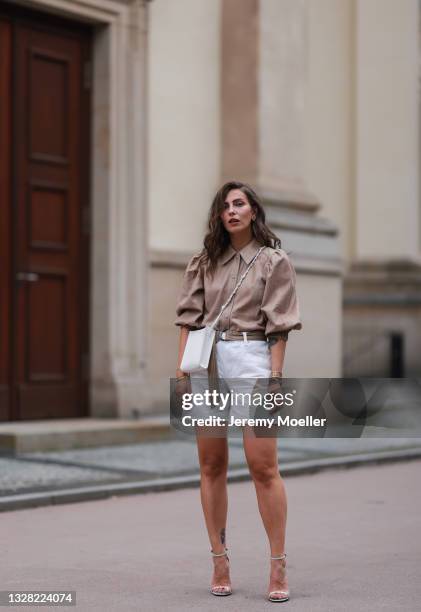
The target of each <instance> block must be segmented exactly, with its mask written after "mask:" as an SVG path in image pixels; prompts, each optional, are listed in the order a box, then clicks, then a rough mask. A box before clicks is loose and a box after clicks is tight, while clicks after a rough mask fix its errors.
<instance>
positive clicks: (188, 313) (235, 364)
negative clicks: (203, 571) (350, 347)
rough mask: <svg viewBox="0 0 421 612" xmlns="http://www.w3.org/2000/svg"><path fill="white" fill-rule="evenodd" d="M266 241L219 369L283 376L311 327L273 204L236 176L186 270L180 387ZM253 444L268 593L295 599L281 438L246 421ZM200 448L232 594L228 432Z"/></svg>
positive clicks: (216, 543)
mask: <svg viewBox="0 0 421 612" xmlns="http://www.w3.org/2000/svg"><path fill="white" fill-rule="evenodd" d="M261 247H263V249H261ZM259 249H261V252H260V253H259V255H258V256H257V258H256V259H255V260H254V262H253V264H252V266H251V268H250V269H249V271H248V274H247V276H246V278H245V279H244V282H243V284H242V285H241V286H240V288H239V289H238V292H237V293H236V294H235V296H234V298H233V300H232V301H231V303H230V306H229V307H228V308H226V309H225V311H224V312H223V315H222V316H221V318H220V319H219V322H218V324H217V330H218V331H217V342H216V345H215V353H216V365H217V372H218V377H219V378H233V379H235V378H249V379H253V378H254V379H256V378H269V379H271V380H270V382H271V385H275V386H276V384H278V385H279V381H280V379H281V378H282V368H283V364H284V356H285V348H286V341H287V338H288V332H289V331H290V330H291V329H301V322H300V316H299V310H298V302H297V297H296V293H295V271H294V268H293V267H292V264H291V262H290V260H289V258H288V256H287V254H286V253H285V251H283V250H282V249H281V248H280V241H279V239H278V238H277V237H276V236H275V234H273V232H272V231H271V230H270V229H269V228H268V227H267V225H266V224H265V213H264V210H263V207H262V205H261V203H260V201H259V198H258V196H257V195H256V193H255V192H254V190H253V189H252V188H251V187H250V186H248V185H246V184H244V183H240V182H234V181H232V182H229V183H226V184H225V185H223V187H222V188H221V189H220V190H219V191H218V192H217V194H216V195H215V198H214V200H213V203H212V206H211V208H210V211H209V221H208V233H207V234H206V236H205V239H204V248H203V249H202V251H201V252H200V253H199V254H197V255H195V256H193V257H192V259H191V260H190V262H189V264H188V266H187V269H186V272H185V275H184V280H183V285H182V289H181V294H180V297H179V301H178V304H177V319H176V322H175V324H176V325H179V326H180V343H179V356H178V368H177V372H176V378H177V393H183V392H185V391H187V390H188V388H189V384H190V376H189V374H187V373H185V372H183V371H182V370H181V369H180V364H181V361H182V357H183V353H184V349H185V346H186V342H187V338H188V334H189V331H190V330H193V329H199V328H201V327H204V326H205V325H209V324H211V323H212V322H213V320H214V319H215V318H216V316H217V314H218V312H219V310H220V308H221V306H222V304H223V303H224V302H225V301H226V300H227V298H228V296H229V295H230V293H231V292H232V290H233V288H234V287H235V285H236V284H237V282H238V280H239V279H240V277H241V276H242V275H243V273H244V272H245V270H246V269H247V267H248V266H249V265H250V263H251V262H252V261H253V259H254V258H255V256H256V254H257V253H258V251H259ZM202 375H203V374H202ZM243 416H244V415H243ZM243 444H244V452H245V455H246V459H247V464H248V466H249V470H250V475H251V477H252V479H253V482H254V486H255V489H256V495H257V501H258V506H259V511H260V514H261V517H262V520H263V524H264V527H265V530H266V533H267V536H268V540H269V545H270V553H271V557H270V559H271V568H270V578H269V588H268V598H269V600H270V601H276V602H281V601H287V600H288V599H289V590H288V583H287V577H286V560H285V559H286V554H285V550H284V547H285V526H286V515H287V503H286V494H285V487H284V483H283V481H282V479H281V477H280V475H279V468H278V457H277V438H276V437H256V435H255V434H254V432H253V429H252V428H249V427H245V428H243ZM197 447H198V455H199V464H200V473H201V501H202V507H203V513H204V517H205V522H206V527H207V531H208V535H209V540H210V545H211V554H212V556H213V561H214V574H213V578H212V585H211V593H212V594H213V595H218V596H224V595H230V594H231V593H232V589H231V581H230V575H229V560H228V556H227V548H226V543H227V541H226V531H225V529H226V520H227V468H228V442H227V437H226V436H224V437H210V436H206V435H203V433H202V434H199V433H198V435H197Z"/></svg>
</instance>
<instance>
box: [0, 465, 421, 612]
mask: <svg viewBox="0 0 421 612" xmlns="http://www.w3.org/2000/svg"><path fill="white" fill-rule="evenodd" d="M420 474H421V461H411V462H408V463H403V462H400V463H395V464H384V465H376V466H364V467H360V468H355V469H352V470H335V471H330V472H322V473H317V474H313V475H306V476H301V477H299V478H288V477H287V478H286V485H287V492H288V503H289V507H288V531H287V552H288V568H289V569H288V571H289V578H290V587H291V592H292V598H291V601H290V602H289V603H286V604H271V603H269V602H265V600H264V593H265V589H266V586H267V585H266V581H267V576H268V550H267V545H266V541H265V536H264V532H263V528H262V525H261V522H260V518H259V515H258V510H257V506H256V500H255V495H254V489H253V486H252V484H251V483H249V482H247V483H236V484H231V485H230V487H229V495H230V508H229V522H228V529H227V533H228V545H229V548H230V552H231V565H232V579H233V586H234V589H235V592H234V594H233V595H232V596H231V597H229V598H227V599H224V600H221V599H218V600H216V598H212V596H211V595H210V594H209V593H208V591H207V589H208V584H209V580H210V570H211V560H210V555H209V545H208V542H207V537H206V535H205V530H204V525H203V518H202V514H201V509H200V504H199V493H198V490H197V489H184V490H179V491H171V492H164V493H151V494H148V495H136V496H129V497H116V498H108V499H105V500H100V501H93V502H86V503H79V504H66V505H61V506H56V507H55V506H49V507H45V508H36V509H28V510H22V511H19V512H5V513H3V514H2V515H1V522H0V531H1V547H2V557H3V559H5V558H6V559H7V564H3V567H2V572H1V574H2V578H1V586H0V590H6V589H15V590H16V589H37V590H41V589H46V588H48V589H65V588H67V589H75V590H76V591H77V601H78V605H77V609H80V610H83V611H84V610H107V612H108V611H109V612H113V611H114V610H115V611H119V612H120V611H125V612H126V611H127V612H131V611H137V612H138V611H147V612H154V611H157V612H158V611H162V610H172V611H180V612H181V611H183V612H184V611H185V610H186V609H193V610H200V611H201V612H206V611H210V610H215V609H217V608H218V609H224V610H233V611H235V612H238V611H239V610H244V611H248V610H253V611H257V610H259V611H260V610H265V609H268V610H269V609H273V605H279V606H281V605H282V609H287V610H290V611H291V612H292V611H297V612H307V611H309V612H322V611H323V612H345V611H346V612H351V611H355V610H358V612H377V611H380V610H381V611H384V612H396V610H399V612H414V611H415V610H417V609H419V602H420V598H421V582H420V573H419V562H420V558H421V537H420V533H421V513H420V507H421V487H420V486H419V485H420ZM40 609H41V608H40Z"/></svg>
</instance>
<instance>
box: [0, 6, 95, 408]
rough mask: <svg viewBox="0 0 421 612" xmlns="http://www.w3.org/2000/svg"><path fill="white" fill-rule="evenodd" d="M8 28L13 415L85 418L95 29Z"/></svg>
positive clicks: (23, 19) (12, 22)
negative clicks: (89, 83)
mask: <svg viewBox="0 0 421 612" xmlns="http://www.w3.org/2000/svg"><path fill="white" fill-rule="evenodd" d="M4 23H7V22H4ZM7 27H9V28H10V29H11V30H12V36H11V38H12V41H13V42H12V47H11V50H10V59H11V65H12V75H13V77H12V80H11V83H10V86H11V91H10V98H11V100H12V104H11V108H12V109H13V111H12V112H13V117H12V126H13V127H12V141H13V143H12V147H11V150H12V152H13V154H12V156H11V161H10V166H11V197H10V201H11V209H12V212H13V214H11V215H10V221H11V229H12V231H11V234H12V242H13V244H12V246H11V264H12V265H11V275H10V276H11V278H10V303H11V304H12V313H11V316H10V317H9V322H10V328H11V329H12V335H11V338H10V342H9V346H10V351H9V357H10V359H9V370H10V377H9V382H10V385H9V393H8V397H9V418H11V419H40V418H59V417H75V416H82V415H86V414H87V409H88V406H87V382H88V381H87V378H88V372H87V363H88V337H89V324H88V312H89V301H88V294H89V274H88V270H89V240H88V239H89V226H88V225H87V220H88V217H89V191H88V176H89V175H88V167H89V89H88V88H87V87H86V83H84V71H85V70H86V66H87V62H89V51H90V48H89V47H90V33H89V32H87V30H86V29H85V28H82V27H78V26H77V25H76V24H63V23H61V22H60V23H58V22H56V21H55V20H54V19H53V20H51V21H48V20H47V22H46V20H45V19H43V20H42V22H41V20H39V19H38V16H35V15H33V14H28V13H26V12H25V13H24V14H22V13H21V12H20V13H19V14H17V15H11V16H10V18H9V22H8V25H7ZM4 146H5V145H4ZM9 150H10V149H9Z"/></svg>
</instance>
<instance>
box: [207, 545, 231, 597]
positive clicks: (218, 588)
mask: <svg viewBox="0 0 421 612" xmlns="http://www.w3.org/2000/svg"><path fill="white" fill-rule="evenodd" d="M227 553H228V548H226V549H225V552H223V553H214V552H213V550H211V555H212V557H226V558H227V561H228V564H229V558H228V554H227ZM210 592H211V593H212V595H216V596H217V597H226V596H227V595H231V594H232V588H231V587H230V586H228V585H226V584H214V585H213V586H212V587H211V590H210Z"/></svg>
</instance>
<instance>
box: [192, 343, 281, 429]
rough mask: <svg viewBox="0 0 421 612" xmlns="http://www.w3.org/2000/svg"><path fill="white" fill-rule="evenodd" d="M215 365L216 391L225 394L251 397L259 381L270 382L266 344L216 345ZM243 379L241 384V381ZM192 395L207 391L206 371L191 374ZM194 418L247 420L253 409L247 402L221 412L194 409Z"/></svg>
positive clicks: (269, 361) (229, 406) (237, 403)
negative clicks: (211, 417) (232, 417)
mask: <svg viewBox="0 0 421 612" xmlns="http://www.w3.org/2000/svg"><path fill="white" fill-rule="evenodd" d="M216 363H217V368H218V385H219V390H220V391H221V392H223V393H225V394H227V393H231V392H233V393H238V394H248V393H252V392H253V389H254V387H255V384H256V379H258V378H266V379H267V378H269V377H270V373H271V359H270V349H269V344H268V342H266V341H265V340H249V341H248V342H247V341H246V342H244V341H242V340H238V341H237V340H234V341H231V340H230V341H223V340H220V341H219V342H217V343H216ZM240 379H243V380H240ZM190 380H191V388H192V393H203V391H204V390H206V389H207V388H209V381H208V375H207V370H196V371H195V372H192V373H191V378H190ZM191 414H192V416H194V417H197V418H201V417H206V416H209V415H210V414H212V415H215V414H216V415H218V414H219V415H222V416H224V417H231V416H235V417H239V418H248V417H249V416H253V409H252V406H250V405H249V404H248V403H247V402H246V401H245V402H244V403H241V402H239V401H234V402H229V405H227V408H226V409H224V410H223V411H221V410H218V409H217V408H215V407H211V408H209V407H208V406H196V405H195V406H194V407H193V408H192V410H191Z"/></svg>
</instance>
